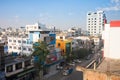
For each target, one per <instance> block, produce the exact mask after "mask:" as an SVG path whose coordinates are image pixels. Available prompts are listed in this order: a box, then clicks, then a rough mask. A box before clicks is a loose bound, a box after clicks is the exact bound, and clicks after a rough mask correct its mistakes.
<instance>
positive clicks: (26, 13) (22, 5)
mask: <svg viewBox="0 0 120 80" xmlns="http://www.w3.org/2000/svg"><path fill="white" fill-rule="evenodd" d="M96 10H104V11H105V13H106V16H107V19H108V22H109V21H110V20H118V19H119V20H120V0H0V27H8V26H11V27H20V26H25V25H27V24H34V23H36V22H38V21H39V22H41V23H44V24H46V25H48V26H55V27H56V28H59V29H68V28H70V27H74V26H76V27H81V28H84V29H85V28H86V14H87V12H89V11H96Z"/></svg>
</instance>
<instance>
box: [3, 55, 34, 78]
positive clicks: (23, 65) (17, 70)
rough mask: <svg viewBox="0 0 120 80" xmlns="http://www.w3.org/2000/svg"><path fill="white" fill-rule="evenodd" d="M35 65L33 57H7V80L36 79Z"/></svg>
mask: <svg viewBox="0 0 120 80" xmlns="http://www.w3.org/2000/svg"><path fill="white" fill-rule="evenodd" d="M34 71H35V69H34V67H33V63H32V59H31V57H22V56H16V57H15V56H12V55H7V56H6V57H5V76H6V80H30V79H34V76H33V75H34Z"/></svg>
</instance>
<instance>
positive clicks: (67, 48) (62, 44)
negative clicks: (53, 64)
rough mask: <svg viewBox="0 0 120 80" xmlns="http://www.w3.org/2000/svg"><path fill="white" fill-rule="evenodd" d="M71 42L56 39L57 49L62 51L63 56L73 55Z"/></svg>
mask: <svg viewBox="0 0 120 80" xmlns="http://www.w3.org/2000/svg"><path fill="white" fill-rule="evenodd" d="M71 43H72V42H71V40H66V39H65V40H62V39H56V48H60V49H61V51H62V55H65V54H67V53H68V54H70V53H71V49H72V48H71Z"/></svg>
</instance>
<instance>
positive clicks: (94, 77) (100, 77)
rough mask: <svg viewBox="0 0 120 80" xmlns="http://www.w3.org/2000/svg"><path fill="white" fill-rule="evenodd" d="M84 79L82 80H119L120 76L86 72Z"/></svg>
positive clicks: (91, 71)
mask: <svg viewBox="0 0 120 80" xmlns="http://www.w3.org/2000/svg"><path fill="white" fill-rule="evenodd" d="M84 77H85V78H84V80H120V75H115V74H109V73H105V72H99V71H94V70H87V71H86V72H85V75H84Z"/></svg>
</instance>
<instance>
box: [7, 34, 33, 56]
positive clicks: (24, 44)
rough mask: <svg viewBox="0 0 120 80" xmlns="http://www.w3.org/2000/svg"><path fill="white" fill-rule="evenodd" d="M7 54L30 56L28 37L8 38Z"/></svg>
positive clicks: (30, 48) (30, 47) (30, 46)
mask: <svg viewBox="0 0 120 80" xmlns="http://www.w3.org/2000/svg"><path fill="white" fill-rule="evenodd" d="M8 53H11V54H12V53H16V54H26V55H30V54H32V43H30V41H29V39H28V37H23V36H18V37H8Z"/></svg>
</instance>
